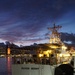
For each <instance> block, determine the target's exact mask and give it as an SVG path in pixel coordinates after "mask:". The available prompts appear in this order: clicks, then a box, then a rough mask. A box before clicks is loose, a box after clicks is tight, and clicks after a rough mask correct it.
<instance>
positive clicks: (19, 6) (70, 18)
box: [0, 0, 75, 45]
mask: <svg viewBox="0 0 75 75" xmlns="http://www.w3.org/2000/svg"><path fill="white" fill-rule="evenodd" d="M54 22H55V23H56V25H61V26H62V29H61V30H60V31H61V32H67V33H75V0H0V42H4V41H9V42H12V43H15V44H18V45H20V44H22V45H30V44H33V43H47V42H49V39H47V35H46V34H47V33H48V32H49V30H48V29H47V28H48V27H52V25H53V23H54Z"/></svg>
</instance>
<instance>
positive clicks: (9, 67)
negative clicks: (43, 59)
mask: <svg viewBox="0 0 75 75" xmlns="http://www.w3.org/2000/svg"><path fill="white" fill-rule="evenodd" d="M6 63H7V64H6V65H7V73H8V75H11V58H10V57H7V58H6Z"/></svg>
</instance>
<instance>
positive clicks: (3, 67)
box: [0, 57, 11, 75]
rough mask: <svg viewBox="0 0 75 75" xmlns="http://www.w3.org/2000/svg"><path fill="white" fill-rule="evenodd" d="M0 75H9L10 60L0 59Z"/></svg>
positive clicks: (8, 58)
mask: <svg viewBox="0 0 75 75" xmlns="http://www.w3.org/2000/svg"><path fill="white" fill-rule="evenodd" d="M0 75H11V58H10V57H5V58H3V57H2V58H0Z"/></svg>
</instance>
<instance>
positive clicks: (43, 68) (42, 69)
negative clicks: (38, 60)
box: [12, 64, 54, 75]
mask: <svg viewBox="0 0 75 75" xmlns="http://www.w3.org/2000/svg"><path fill="white" fill-rule="evenodd" d="M12 75H54V67H53V66H50V65H42V64H13V65H12Z"/></svg>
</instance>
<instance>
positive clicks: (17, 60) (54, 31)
mask: <svg viewBox="0 0 75 75" xmlns="http://www.w3.org/2000/svg"><path fill="white" fill-rule="evenodd" d="M60 28H62V26H59V25H55V24H54V25H53V27H49V28H48V30H50V31H51V34H50V40H49V43H48V44H46V46H48V47H49V49H46V50H42V49H41V46H40V47H39V50H36V55H33V54H30V55H29V54H26V55H25V56H22V55H21V56H20V57H16V56H15V55H14V57H13V60H14V62H13V64H12V75H56V74H55V68H56V67H58V66H60V65H61V64H69V63H70V62H71V60H72V57H73V56H72V55H71V52H69V51H68V50H67V46H66V45H65V44H64V43H63V42H62V41H61V37H60V35H61V33H60V32H59V29H60ZM64 75H66V74H64Z"/></svg>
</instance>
